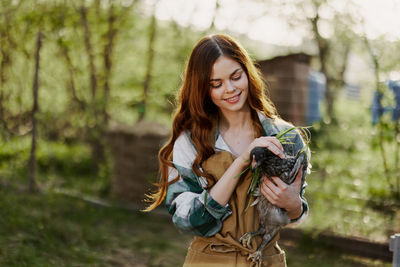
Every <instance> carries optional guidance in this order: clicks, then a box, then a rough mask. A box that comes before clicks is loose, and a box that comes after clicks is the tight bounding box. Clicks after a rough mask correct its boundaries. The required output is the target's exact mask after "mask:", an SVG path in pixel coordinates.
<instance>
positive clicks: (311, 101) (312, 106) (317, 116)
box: [306, 71, 326, 125]
mask: <svg viewBox="0 0 400 267" xmlns="http://www.w3.org/2000/svg"><path fill="white" fill-rule="evenodd" d="M325 90H326V78H325V75H324V74H323V73H322V72H318V71H310V72H309V74H308V101H307V114H306V120H307V124H308V125H311V124H312V123H313V122H316V121H320V120H321V111H320V103H321V101H322V100H323V99H324V95H325Z"/></svg>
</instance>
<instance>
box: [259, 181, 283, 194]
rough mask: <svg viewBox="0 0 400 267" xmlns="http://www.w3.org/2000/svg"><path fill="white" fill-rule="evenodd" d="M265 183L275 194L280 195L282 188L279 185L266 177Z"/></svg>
mask: <svg viewBox="0 0 400 267" xmlns="http://www.w3.org/2000/svg"><path fill="white" fill-rule="evenodd" d="M263 185H264V186H265V187H266V188H268V189H270V190H271V191H272V192H274V194H277V195H279V194H280V193H281V192H282V190H281V189H280V188H279V187H278V186H276V185H275V184H274V183H273V182H272V181H271V180H270V179H264V183H263Z"/></svg>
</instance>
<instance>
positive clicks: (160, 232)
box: [0, 187, 389, 267]
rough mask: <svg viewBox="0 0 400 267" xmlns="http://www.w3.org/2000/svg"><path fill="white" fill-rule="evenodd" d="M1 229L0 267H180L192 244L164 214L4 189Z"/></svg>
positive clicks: (294, 254) (300, 254) (295, 255)
mask: <svg viewBox="0 0 400 267" xmlns="http://www.w3.org/2000/svg"><path fill="white" fill-rule="evenodd" d="M0 225H1V227H0V236H1V238H0V266H18V267H20V266H171V267H172V266H181V265H182V263H183V260H184V257H185V254H186V249H187V247H188V245H189V243H190V241H191V236H189V235H184V234H179V233H178V231H177V230H176V229H175V228H174V226H173V225H172V222H171V220H170V218H169V217H167V216H164V215H157V214H151V213H150V214H148V213H146V214H144V213H141V212H138V211H128V210H126V209H120V208H115V207H102V206H97V205H93V204H91V203H88V202H85V201H82V200H80V199H76V198H71V197H67V196H65V195H59V194H52V193H48V194H28V193H26V192H18V191H15V190H13V189H10V188H5V187H0ZM283 247H284V249H285V250H286V251H287V260H288V264H289V266H299V267H302V266H304V267H305V266H307V267H308V266H344V267H346V266H382V263H379V262H378V263H379V264H377V263H376V262H374V261H369V260H365V259H359V258H354V257H350V256H346V255H344V254H340V253H338V252H335V251H333V250H332V249H325V248H323V247H322V248H321V247H310V246H309V245H307V242H303V243H301V244H298V245H296V246H292V245H285V244H284V246H283ZM388 266H389V265H388Z"/></svg>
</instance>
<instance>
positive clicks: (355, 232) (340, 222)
mask: <svg viewBox="0 0 400 267" xmlns="http://www.w3.org/2000/svg"><path fill="white" fill-rule="evenodd" d="M337 114H338V115H339V118H340V120H339V121H340V122H339V123H338V125H332V124H331V125H318V124H315V125H313V128H312V129H311V132H312V137H313V140H312V143H311V151H312V154H311V155H312V156H311V163H312V165H313V168H312V172H311V174H310V175H309V176H308V178H307V181H308V187H307V188H306V194H305V197H306V198H307V200H308V201H309V204H310V215H309V217H308V219H307V220H306V222H305V223H304V227H306V228H310V229H315V228H317V229H319V230H320V231H324V230H330V231H333V232H335V233H338V234H341V235H345V236H348V235H350V236H363V237H368V238H369V239H372V240H379V241H386V239H387V235H388V233H391V232H393V231H394V230H395V229H396V227H398V226H397V224H396V219H395V218H394V216H395V215H396V209H394V207H396V205H394V206H390V207H388V206H387V205H386V204H385V203H386V202H387V201H391V202H393V201H394V199H392V197H393V196H390V194H389V193H388V192H390V188H389V186H388V184H387V182H386V179H385V178H384V175H383V172H384V170H383V167H382V164H381V159H380V155H379V151H378V150H375V149H373V148H372V146H371V140H372V139H373V138H374V137H373V135H372V132H373V126H372V123H371V119H370V114H369V107H367V106H363V105H362V104H361V103H359V102H355V101H351V100H345V99H341V103H340V105H339V106H338V109H337ZM388 212H389V215H390V216H388ZM327 218H328V219H327Z"/></svg>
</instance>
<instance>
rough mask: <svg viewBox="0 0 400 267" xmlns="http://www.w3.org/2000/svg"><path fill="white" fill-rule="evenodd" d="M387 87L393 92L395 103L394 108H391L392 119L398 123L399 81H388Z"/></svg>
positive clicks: (399, 116) (399, 111)
mask: <svg viewBox="0 0 400 267" xmlns="http://www.w3.org/2000/svg"><path fill="white" fill-rule="evenodd" d="M388 87H389V89H390V90H392V91H393V94H394V98H395V101H396V104H395V107H394V108H393V114H392V119H393V120H394V121H398V120H399V118H400V81H389V82H388Z"/></svg>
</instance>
